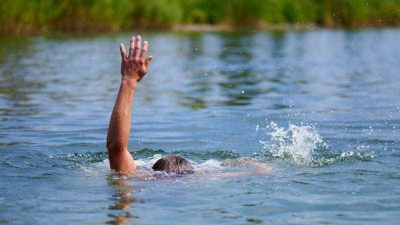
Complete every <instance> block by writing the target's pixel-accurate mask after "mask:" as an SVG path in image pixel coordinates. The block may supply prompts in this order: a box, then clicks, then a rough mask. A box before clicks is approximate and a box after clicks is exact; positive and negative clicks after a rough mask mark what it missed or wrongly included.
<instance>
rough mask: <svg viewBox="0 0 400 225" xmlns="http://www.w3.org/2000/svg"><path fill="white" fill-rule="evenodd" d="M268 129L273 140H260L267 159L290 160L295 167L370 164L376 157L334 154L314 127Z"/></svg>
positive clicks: (365, 153) (274, 125)
mask: <svg viewBox="0 0 400 225" xmlns="http://www.w3.org/2000/svg"><path fill="white" fill-rule="evenodd" d="M266 129H267V131H268V132H267V134H268V135H269V136H270V140H268V141H263V140H260V143H261V144H263V153H264V155H271V156H272V157H276V158H281V159H284V160H290V161H292V162H294V163H296V164H304V165H311V166H325V165H331V164H334V163H337V162H343V161H349V160H361V161H367V160H372V159H373V158H374V157H375V156H374V154H372V153H368V152H353V151H350V152H346V151H342V152H335V151H333V150H331V149H330V148H329V147H328V145H327V144H326V143H325V142H324V141H323V139H322V137H321V136H320V134H319V133H318V131H317V130H316V129H315V127H313V126H310V125H302V126H297V125H294V124H289V126H288V128H287V129H285V128H283V127H279V126H278V125H277V124H276V123H274V122H271V123H270V125H268V126H267V127H266ZM363 149H364V148H357V149H356V150H357V151H362V150H363Z"/></svg>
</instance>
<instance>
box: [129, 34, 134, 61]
mask: <svg viewBox="0 0 400 225" xmlns="http://www.w3.org/2000/svg"><path fill="white" fill-rule="evenodd" d="M134 48H135V37H131V42H130V43H129V58H133V57H134V56H133V52H134Z"/></svg>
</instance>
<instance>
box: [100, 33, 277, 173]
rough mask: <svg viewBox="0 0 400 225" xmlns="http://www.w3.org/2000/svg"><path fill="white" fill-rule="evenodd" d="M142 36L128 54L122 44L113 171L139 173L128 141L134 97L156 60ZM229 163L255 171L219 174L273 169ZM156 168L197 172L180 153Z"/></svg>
mask: <svg viewBox="0 0 400 225" xmlns="http://www.w3.org/2000/svg"><path fill="white" fill-rule="evenodd" d="M141 45H142V42H141V37H140V36H136V37H131V40H130V44H129V52H128V53H127V52H126V50H125V47H124V45H123V44H122V43H121V44H120V51H121V85H120V87H119V92H118V96H117V99H116V101H115V105H114V109H113V111H112V114H111V119H110V124H109V127H108V134H107V150H108V157H109V161H110V167H111V169H112V170H114V171H115V172H117V173H118V174H121V175H129V176H134V175H137V174H136V173H137V169H136V164H135V160H134V159H133V157H132V155H131V154H130V153H129V151H128V141H129V135H130V132H131V112H132V104H133V98H134V96H135V92H136V88H137V84H138V83H139V81H141V80H142V79H143V77H144V76H145V75H146V73H147V69H148V67H149V64H150V62H151V60H152V57H151V56H147V51H148V43H147V41H145V42H143V47H142V46H141ZM226 163H227V165H229V164H232V163H233V164H234V166H235V167H240V166H246V167H253V168H254V171H253V172H251V173H247V172H243V171H242V172H236V173H226V172H223V173H219V174H215V176H216V177H220V178H229V177H237V176H247V175H257V174H262V173H265V172H267V171H269V167H268V166H267V165H266V164H264V163H259V162H257V160H254V159H250V160H249V159H246V158H240V159H238V160H236V161H231V162H229V161H227V162H226ZM152 168H153V170H155V171H163V172H165V173H175V174H186V173H193V172H194V169H193V166H192V165H191V164H190V163H189V162H188V161H187V160H186V159H184V158H182V157H180V156H176V155H168V156H164V157H163V158H161V159H159V160H158V161H157V162H156V163H155V164H154V165H153V167H152Z"/></svg>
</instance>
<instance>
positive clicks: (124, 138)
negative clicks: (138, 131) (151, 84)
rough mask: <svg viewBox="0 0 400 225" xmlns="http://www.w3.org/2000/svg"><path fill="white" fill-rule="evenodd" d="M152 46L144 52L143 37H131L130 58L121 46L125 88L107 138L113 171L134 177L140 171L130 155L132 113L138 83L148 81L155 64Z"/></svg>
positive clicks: (145, 47)
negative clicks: (150, 66)
mask: <svg viewBox="0 0 400 225" xmlns="http://www.w3.org/2000/svg"><path fill="white" fill-rule="evenodd" d="M147 48H148V44H147V42H146V41H145V42H144V43H143V48H142V49H141V37H140V36H137V37H131V41H130V45H129V55H127V54H126V51H125V47H124V45H123V44H122V43H121V44H120V51H121V58H122V60H121V75H122V79H121V85H120V88H119V92H118V96H117V100H116V102H115V105H114V110H113V112H112V114H111V119H110V124H109V126H108V134H107V149H108V156H109V160H110V167H111V169H113V170H115V171H116V172H118V173H120V174H123V175H132V174H134V173H135V171H136V165H135V161H134V160H133V158H132V156H131V154H130V153H129V151H128V141H129V135H130V132H131V112H132V103H133V97H134V95H135V92H136V86H137V83H138V82H139V81H140V80H141V79H142V78H143V77H144V75H145V74H146V72H147V68H148V66H149V63H150V61H151V59H152V58H151V56H150V57H147Z"/></svg>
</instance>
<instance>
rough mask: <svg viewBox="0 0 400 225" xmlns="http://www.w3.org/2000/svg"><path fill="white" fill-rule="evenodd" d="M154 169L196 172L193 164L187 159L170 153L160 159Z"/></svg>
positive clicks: (173, 171) (179, 172) (171, 171)
mask: <svg viewBox="0 0 400 225" xmlns="http://www.w3.org/2000/svg"><path fill="white" fill-rule="evenodd" d="M153 170H155V171H164V172H166V173H177V174H184V173H193V172H194V170H193V167H192V165H190V163H189V162H188V161H187V160H186V159H184V158H182V157H180V156H176V155H168V156H164V157H163V158H161V159H159V160H158V161H157V162H156V163H154V165H153Z"/></svg>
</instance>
